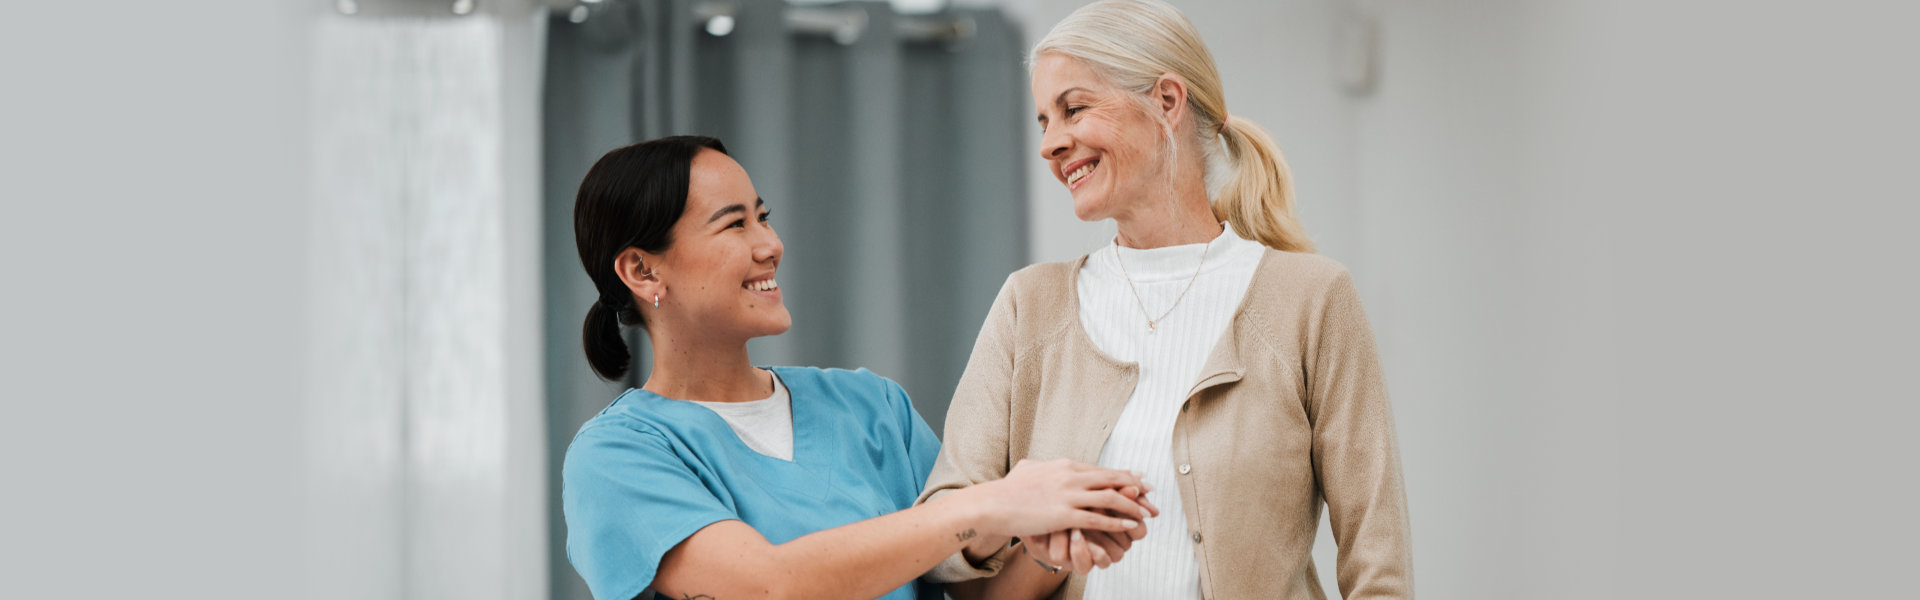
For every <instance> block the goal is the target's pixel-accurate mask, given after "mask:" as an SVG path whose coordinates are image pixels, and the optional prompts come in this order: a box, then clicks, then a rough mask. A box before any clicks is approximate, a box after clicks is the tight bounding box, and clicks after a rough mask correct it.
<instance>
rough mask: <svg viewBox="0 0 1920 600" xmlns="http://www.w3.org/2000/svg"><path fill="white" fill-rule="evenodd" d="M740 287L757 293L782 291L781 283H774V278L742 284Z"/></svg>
mask: <svg viewBox="0 0 1920 600" xmlns="http://www.w3.org/2000/svg"><path fill="white" fill-rule="evenodd" d="M740 287H742V288H746V289H747V290H750V291H755V292H771V291H774V290H777V289H780V282H778V281H774V280H773V278H772V277H768V278H766V279H762V280H759V281H749V282H746V283H743V284H740Z"/></svg>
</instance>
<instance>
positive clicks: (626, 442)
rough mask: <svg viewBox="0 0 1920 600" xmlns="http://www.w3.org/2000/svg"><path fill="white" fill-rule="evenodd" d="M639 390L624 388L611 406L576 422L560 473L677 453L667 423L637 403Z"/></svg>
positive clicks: (572, 474)
mask: <svg viewBox="0 0 1920 600" xmlns="http://www.w3.org/2000/svg"><path fill="white" fill-rule="evenodd" d="M637 393H641V392H640V390H628V391H627V393H626V394H622V395H621V396H620V399H619V400H615V401H614V403H613V404H612V405H611V406H608V407H607V408H606V409H605V410H602V411H600V414H597V415H594V417H593V418H592V419H588V420H587V422H586V423H585V424H583V425H581V426H580V430H579V432H577V433H575V434H574V435H573V441H572V442H571V443H569V444H567V453H566V458H565V460H564V462H563V473H564V474H566V475H567V476H575V475H579V474H581V473H583V471H582V469H586V470H589V471H594V470H599V469H601V468H604V467H605V466H606V465H609V464H624V463H629V462H632V461H634V460H651V459H643V458H642V457H644V456H656V455H657V456H665V455H670V454H677V452H676V451H675V446H676V444H675V443H674V442H673V441H672V440H673V438H674V437H675V436H674V435H673V432H672V428H671V423H670V422H663V419H662V418H661V417H659V416H658V415H655V414H653V413H651V412H649V411H647V410H646V409H645V408H643V407H641V406H639V404H640V403H641V400H642V399H641V398H637V397H635V394H637Z"/></svg>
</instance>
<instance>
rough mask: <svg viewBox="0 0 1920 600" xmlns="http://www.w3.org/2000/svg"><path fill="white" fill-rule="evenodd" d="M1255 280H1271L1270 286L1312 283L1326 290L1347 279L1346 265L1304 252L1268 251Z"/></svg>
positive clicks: (1348, 274) (1349, 275)
mask: <svg viewBox="0 0 1920 600" xmlns="http://www.w3.org/2000/svg"><path fill="white" fill-rule="evenodd" d="M1255 277H1258V278H1261V279H1264V280H1270V282H1273V283H1279V282H1289V283H1293V284H1295V285H1299V284H1312V285H1314V286H1315V287H1325V286H1328V285H1332V284H1333V283H1335V282H1337V281H1340V280H1343V279H1350V278H1351V277H1352V275H1351V274H1350V273H1348V271H1347V266H1346V265H1344V264H1341V263H1340V261H1337V260H1334V259H1331V258H1327V257H1325V256H1321V255H1319V254H1308V253H1304V252H1286V251H1281V250H1274V249H1272V248H1268V249H1267V250H1266V256H1265V257H1264V259H1263V260H1262V261H1261V263H1260V270H1259V271H1258V272H1257V273H1256V275H1255Z"/></svg>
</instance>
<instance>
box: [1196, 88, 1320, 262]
mask: <svg viewBox="0 0 1920 600" xmlns="http://www.w3.org/2000/svg"><path fill="white" fill-rule="evenodd" d="M1220 137H1221V139H1223V140H1225V141H1226V150H1227V154H1228V156H1227V160H1226V161H1225V162H1226V163H1227V164H1226V165H1224V166H1225V167H1226V168H1225V169H1224V172H1221V173H1219V175H1221V176H1224V181H1221V182H1220V185H1219V188H1218V191H1216V192H1215V193H1214V194H1213V216H1214V218H1216V219H1220V220H1222V221H1230V222H1232V223H1233V229H1234V231H1235V232H1238V233H1239V234H1240V235H1241V236H1243V237H1246V238H1248V239H1251V240H1253V241H1256V242H1260V243H1261V244H1265V245H1266V246H1267V247H1269V248H1273V249H1275V250H1281V251H1285V252H1313V240H1311V239H1308V238H1307V231H1306V229H1305V228H1303V227H1301V226H1300V219H1299V218H1298V217H1295V216H1294V213H1293V173H1292V172H1291V171H1288V170H1287V159H1286V157H1284V156H1281V155H1280V145H1279V144H1275V143H1274V142H1273V138H1272V137H1270V136H1268V135H1267V131H1266V130H1265V129H1261V128H1260V126H1259V125H1255V124H1254V123H1253V121H1248V120H1247V119H1246V118H1244V117H1238V116H1228V117H1227V126H1226V127H1225V128H1223V129H1222V130H1221V132H1220ZM1209 162H1213V163H1214V164H1209V165H1208V167H1209V168H1208V169H1207V170H1208V171H1215V170H1216V169H1219V168H1220V167H1216V166H1215V164H1218V163H1217V162H1214V161H1209ZM1209 175H1213V173H1209ZM1209 187H1211V186H1209Z"/></svg>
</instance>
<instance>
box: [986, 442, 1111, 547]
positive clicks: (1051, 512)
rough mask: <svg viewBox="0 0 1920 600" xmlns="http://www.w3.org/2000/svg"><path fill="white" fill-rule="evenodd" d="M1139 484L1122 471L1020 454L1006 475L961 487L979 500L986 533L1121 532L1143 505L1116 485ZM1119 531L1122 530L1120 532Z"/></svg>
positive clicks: (1021, 535) (1022, 535)
mask: <svg viewBox="0 0 1920 600" xmlns="http://www.w3.org/2000/svg"><path fill="white" fill-rule="evenodd" d="M1129 486H1133V488H1134V489H1141V488H1144V487H1145V484H1144V483H1143V482H1142V481H1141V480H1140V478H1139V477H1138V476H1136V475H1134V474H1133V473H1130V472H1127V471H1119V470H1115V469H1106V468H1101V467H1096V466H1093V465H1088V464H1083V463H1077V462H1073V461H1070V460H1067V459H1064V458H1062V459H1054V460H1047V461H1030V460H1022V461H1020V462H1019V463H1018V464H1015V465H1014V467H1013V470H1012V471H1010V472H1008V473H1007V476H1006V477H1003V478H1001V479H1000V480H998V481H992V482H988V483H983V484H979V485H975V486H972V487H970V488H967V489H968V490H970V491H972V494H974V495H976V497H978V498H979V499H980V500H979V502H980V503H981V525H982V527H983V528H984V529H986V532H987V533H991V534H994V535H1000V536H1011V537H1028V536H1037V535H1040V534H1045V533H1051V532H1055V531H1061V530H1066V529H1085V530H1092V531H1111V532H1124V531H1127V530H1130V529H1136V528H1138V527H1140V522H1141V521H1143V520H1145V519H1146V518H1147V516H1148V513H1147V510H1146V509H1145V508H1143V507H1142V506H1141V504H1140V503H1139V502H1136V501H1135V500H1134V499H1133V498H1130V497H1128V496H1126V495H1125V494H1122V493H1121V491H1120V490H1122V489H1124V488H1127V487H1129ZM1122 535H1124V534H1122Z"/></svg>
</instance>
